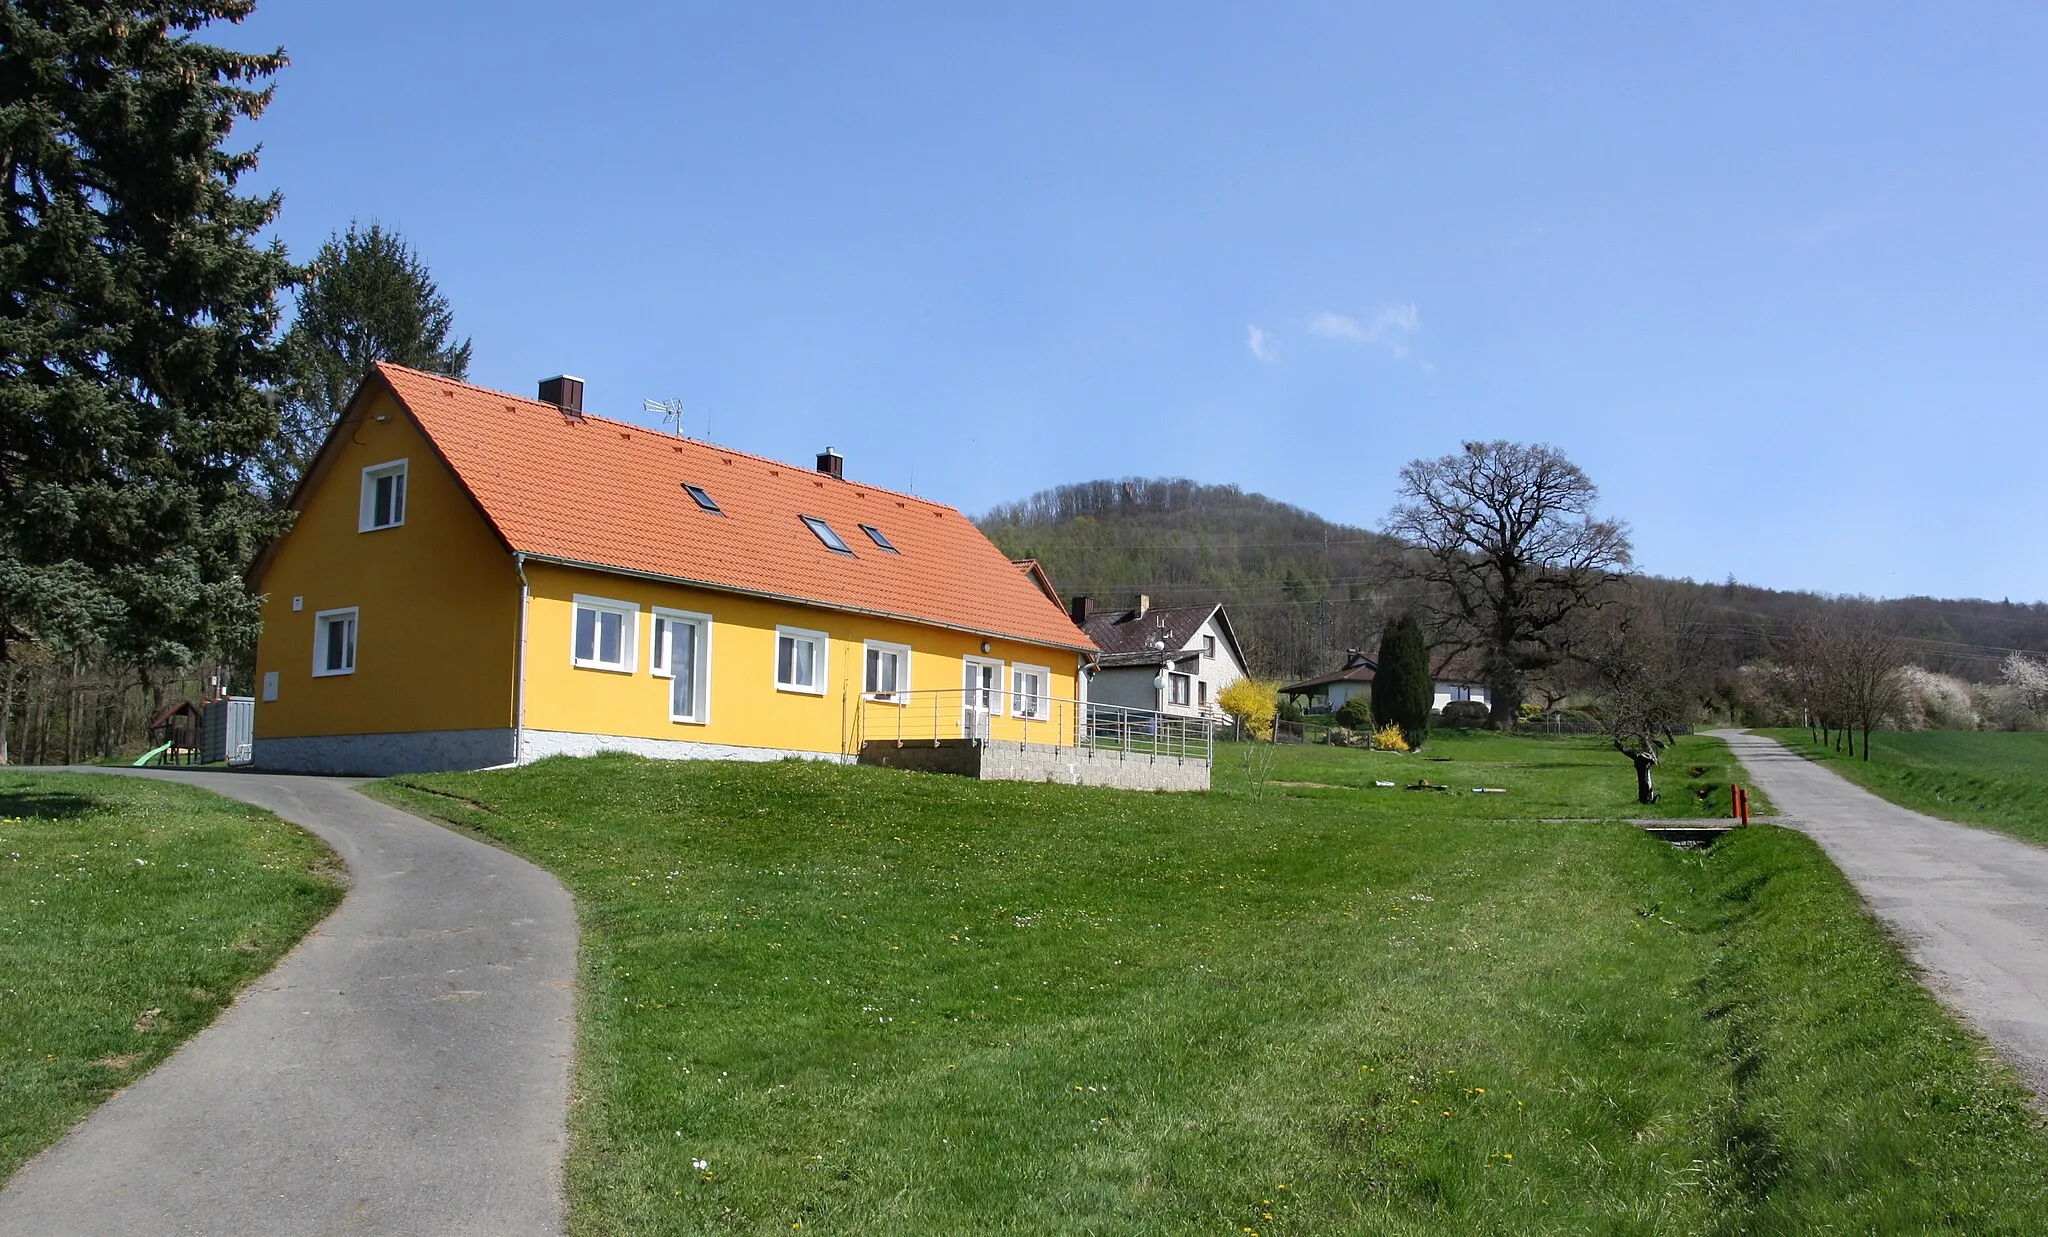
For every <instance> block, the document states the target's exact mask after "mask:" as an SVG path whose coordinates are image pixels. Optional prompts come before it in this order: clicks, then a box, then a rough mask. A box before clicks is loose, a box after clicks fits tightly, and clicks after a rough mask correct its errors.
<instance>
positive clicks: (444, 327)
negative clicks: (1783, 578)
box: [261, 222, 470, 504]
mask: <svg viewBox="0 0 2048 1237" xmlns="http://www.w3.org/2000/svg"><path fill="white" fill-rule="evenodd" d="M454 328H455V315H454V313H453V311H451V310H450V309H449V306H448V298H447V297H445V296H443V295H441V291H440V289H439V288H438V287H436V286H435V284H434V279H433V276H432V275H431V274H429V273H428V271H427V265H426V263H425V262H423V261H421V260H420V257H419V255H418V254H417V253H416V252H414V250H413V249H412V247H411V246H410V245H408V244H406V243H405V238H404V237H402V236H400V235H399V234H398V233H397V232H394V231H390V230H387V229H386V228H385V227H384V226H383V225H382V224H380V223H376V222H372V223H371V224H370V226H369V227H368V228H367V229H366V228H363V227H361V226H359V225H357V224H353V223H352V224H350V225H349V229H348V231H347V232H346V233H341V234H337V235H335V236H332V237H330V238H329V239H328V241H327V243H326V244H325V245H322V246H321V247H320V252H319V253H318V254H317V255H316V256H315V257H314V259H313V262H312V265H311V266H310V267H309V268H308V269H307V278H306V281H305V282H304V283H303V284H301V285H300V286H299V290H298V314H297V316H296V317H295V318H294V319H293V321H292V327H291V330H289V331H287V332H286V333H285V353H286V356H287V357H288V358H289V361H290V365H291V371H292V378H291V386H290V398H289V399H288V400H287V401H286V403H285V406H284V409H283V418H282V420H283V424H282V425H281V426H280V428H279V432H278V435H277V438H276V439H275V441H274V442H273V444H272V447H271V449H270V450H269V451H268V452H266V453H265V456H264V458H263V462H262V466H261V473H262V483H263V488H264V489H265V491H266V492H267V493H268V494H269V495H270V497H271V499H272V501H273V502H276V503H280V504H281V503H283V502H285V501H286V500H287V499H289V498H290V497H291V493H292V490H293V488H294V487H295V486H296V485H297V484H298V481H299V477H300V476H301V475H303V473H304V471H305V469H306V467H307V466H308V465H310V464H311V463H312V462H313V457H314V455H316V454H318V452H319V450H320V446H321V444H322V443H323V442H325V441H326V439H327V432H328V430H330V429H331V428H333V426H334V423H335V422H336V421H338V420H340V419H341V414H342V413H343V412H344V411H346V410H347V407H348V401H349V399H350V398H351V397H352V396H354V394H355V390H356V386H357V385H358V384H359V383H361V382H362V380H363V375H364V374H365V373H367V372H368V371H369V368H370V366H371V365H372V364H374V363H375V362H378V361H392V362H395V363H397V364H399V365H405V366H409V367H411V368H413V369H423V370H426V371H428V372H430V373H436V374H446V375H448V376H449V377H451V378H467V377H468V376H469V350H470V341H469V340H467V339H464V340H462V341H461V342H460V343H455V342H452V341H451V340H450V339H449V336H450V334H451V333H452V332H453V331H454Z"/></svg>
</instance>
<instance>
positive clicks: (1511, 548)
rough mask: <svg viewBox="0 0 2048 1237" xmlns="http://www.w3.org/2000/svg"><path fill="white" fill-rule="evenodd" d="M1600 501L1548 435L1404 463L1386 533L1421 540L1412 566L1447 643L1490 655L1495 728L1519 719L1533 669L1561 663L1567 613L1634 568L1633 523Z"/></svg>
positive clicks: (1408, 565) (1487, 668) (1475, 445)
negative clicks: (1611, 515)
mask: <svg viewBox="0 0 2048 1237" xmlns="http://www.w3.org/2000/svg"><path fill="white" fill-rule="evenodd" d="M1598 497H1599V490H1598V489H1597V488H1596V487H1595V486H1594V484H1593V482H1592V481H1591V480H1590V479H1589V478H1588V477H1587V476H1586V474H1585V473H1583V472H1581V471H1580V470H1579V467H1578V466H1577V465H1576V464H1573V463H1572V462H1571V461H1570V460H1568V459H1566V458H1565V457H1564V456H1563V455H1562V454H1561V453H1559V452H1558V451H1556V450H1555V449H1553V448H1551V447H1547V446H1543V445H1542V444H1540V443H1539V444H1535V445H1530V444H1526V443H1514V442H1500V441H1496V442H1468V443H1466V444H1465V446H1464V450H1463V451H1461V452H1459V453H1458V454H1456V455H1446V456H1444V457H1442V458H1441V459H1434V460H1414V461H1411V462H1410V463H1409V464H1408V466H1407V467H1405V468H1403V469H1402V470H1401V501H1400V503H1399V504H1398V505H1397V506H1396V507H1395V508H1394V510H1393V511H1392V512H1391V513H1390V514H1389V515H1388V516H1387V520H1386V523H1385V525H1384V531H1385V532H1387V533H1389V534H1390V535H1392V536H1395V537H1399V538H1401V539H1402V540H1404V541H1406V542H1408V543H1409V544H1410V545H1412V546H1414V547H1416V550H1415V551H1414V552H1412V553H1411V554H1410V555H1409V556H1407V557H1406V558H1405V559H1404V570H1405V571H1406V573H1407V574H1408V575H1410V576H1411V577H1413V578H1416V579H1419V580H1420V581H1422V582H1423V583H1424V584H1426V585H1428V586H1430V592H1431V593H1432V594H1433V596H1434V598H1435V600H1436V602H1437V604H1438V607H1439V613H1438V614H1437V615H1436V616H1435V617H1436V618H1437V619H1438V620H1439V621H1438V623H1437V636H1438V638H1439V640H1442V639H1444V638H1445V637H1446V636H1449V637H1450V639H1451V640H1452V642H1453V643H1455V644H1456V645H1458V646H1459V647H1460V648H1462V649H1474V650H1477V651H1479V653H1480V654H1481V657H1482V662H1483V666H1484V674H1485V677H1486V680H1487V687H1488V689H1489V692H1490V694H1491V697H1492V706H1493V707H1492V716H1493V724H1494V725H1496V726H1503V727H1506V726H1512V725H1513V724H1514V721H1515V717H1516V715H1517V714H1518V713H1519V712H1520V710H1521V707H1522V699H1523V696H1524V694H1525V690H1526V689H1525V687H1524V682H1525V680H1526V679H1527V677H1528V676H1529V675H1531V674H1536V673H1541V672H1543V671H1547V670H1550V669H1552V668H1553V667H1555V666H1556V665H1557V664H1558V663H1559V662H1560V661H1561V660H1562V659H1563V655H1564V654H1563V650H1562V648H1561V642H1560V640H1559V638H1558V637H1559V634H1560V632H1561V629H1562V628H1563V626H1564V625H1565V623H1566V620H1568V619H1570V618H1571V617H1572V615H1573V614H1574V613H1576V612H1578V611H1579V610H1581V609H1583V608H1584V607H1586V606H1588V605H1589V604H1592V603H1594V601H1595V600H1596V598H1597V596H1598V595H1599V593H1600V592H1601V590H1603V589H1605V588H1607V587H1608V586H1609V585H1611V584H1613V583H1614V582H1615V581H1617V580H1619V579H1620V578H1621V573H1622V572H1623V571H1624V570H1625V569H1627V567H1628V566H1629V563H1630V548H1629V541H1628V529H1627V528H1626V526H1624V525H1623V524H1621V523H1620V522H1619V521H1616V520H1602V519H1595V518H1594V516H1593V504H1594V502H1595V500H1596V499H1597V498H1598Z"/></svg>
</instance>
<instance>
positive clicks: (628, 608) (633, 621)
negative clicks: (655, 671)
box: [569, 593, 640, 674]
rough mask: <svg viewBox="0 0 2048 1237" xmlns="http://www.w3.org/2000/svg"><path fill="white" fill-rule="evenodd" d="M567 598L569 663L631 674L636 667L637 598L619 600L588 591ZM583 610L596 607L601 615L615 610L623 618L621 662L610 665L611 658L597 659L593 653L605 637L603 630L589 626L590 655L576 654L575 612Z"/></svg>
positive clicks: (637, 666) (584, 668) (575, 665)
mask: <svg viewBox="0 0 2048 1237" xmlns="http://www.w3.org/2000/svg"><path fill="white" fill-rule="evenodd" d="M570 602H571V605H570V608H569V664H570V665H572V666H574V667H576V668H577V669H578V670H602V671H605V672H606V673H608V674H632V673H634V672H635V671H636V670H638V669H639V665H640V605H639V603H638V602H632V601H620V600H618V599H617V598H614V597H593V596H591V595H589V594H587V593H576V594H574V595H573V596H571V597H570ZM584 610H595V611H597V612H598V613H599V614H600V615H602V614H617V615H619V616H621V617H622V618H624V619H625V620H626V621H625V624H624V626H623V627H622V628H621V630H620V632H619V658H620V662H619V664H618V665H613V664H612V663H610V662H607V661H599V660H598V659H597V657H596V653H597V651H598V650H599V649H601V648H603V647H604V641H603V637H602V634H601V633H600V632H599V631H598V630H596V629H595V628H593V629H592V632H591V639H590V652H591V654H592V656H591V657H590V658H589V659H588V660H585V659H584V658H581V657H578V656H576V624H577V619H578V616H579V615H580V613H581V612H582V611H584Z"/></svg>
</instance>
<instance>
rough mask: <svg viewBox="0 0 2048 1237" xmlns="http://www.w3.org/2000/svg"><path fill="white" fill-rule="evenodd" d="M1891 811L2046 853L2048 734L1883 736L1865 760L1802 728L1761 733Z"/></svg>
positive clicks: (1965, 732) (1917, 733) (1929, 732)
mask: <svg viewBox="0 0 2048 1237" xmlns="http://www.w3.org/2000/svg"><path fill="white" fill-rule="evenodd" d="M1757 733H1759V734H1767V735H1769V736H1771V737H1772V738H1774V739H1776V740H1777V741H1778V742H1780V743H1783V744H1784V745H1785V746H1787V747H1789V748H1791V749H1792V750H1793V751H1795V752H1798V753H1800V754H1801V755H1803V756H1806V757H1807V758H1809V759H1811V760H1816V761H1819V762H1820V763H1822V764H1824V765H1826V766H1827V767H1828V768H1830V769H1832V770H1834V771H1835V772H1837V773H1839V774H1841V775H1842V776H1843V777H1846V778H1848V779H1849V780H1850V781H1852V782H1855V783H1856V784H1857V785H1859V786H1861V787H1863V788H1864V789H1866V790H1869V791H1871V792H1872V793H1874V794H1878V795H1882V796H1884V797H1885V798H1887V799H1890V800H1891V801H1892V802H1893V803H1897V804H1901V805H1903V806H1905V807H1909V808H1913V809H1915V810H1916V811H1921V812H1925V813H1927V814H1928V815H1929V816H1939V817H1940V818H1942V819H1943V820H1953V821H1957V822H1960V823H1962V824H1965V825H1981V826H1983V827H1984V828H1987V829H1996V830H1999V831H2000V832H2002V833H2009V834H2011V835H2012V836H2014V837H2016V838H2021V839H2023V840H2025V841H2028V842H2036V843H2041V844H2043V845H2048V734H2031V733H2023V734H2011V733H2006V732H2002V731H1979V730H1916V731H1905V732H1901V733H1887V732H1884V731H1880V732H1878V733H1877V734H1874V735H1872V736H1871V737H1870V759H1869V760H1864V759H1863V757H1862V755H1861V751H1860V745H1859V751H1858V755H1857V756H1856V757H1855V758H1854V759H1851V758H1850V757H1849V756H1848V755H1847V754H1846V753H1845V752H1844V753H1837V752H1836V751H1835V750H1834V749H1833V748H1832V747H1823V746H1821V745H1820V744H1817V743H1815V742H1813V739H1812V736H1811V735H1810V734H1809V733H1808V732H1807V731H1806V730H1805V729H1803V728H1790V729H1776V730H1761V731H1758V732H1757Z"/></svg>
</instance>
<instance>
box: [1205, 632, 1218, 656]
mask: <svg viewBox="0 0 2048 1237" xmlns="http://www.w3.org/2000/svg"><path fill="white" fill-rule="evenodd" d="M1202 656H1204V657H1209V658H1213V657H1215V656H1216V637H1214V636H1211V635H1206V634H1205V635H1203V637H1202Z"/></svg>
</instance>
